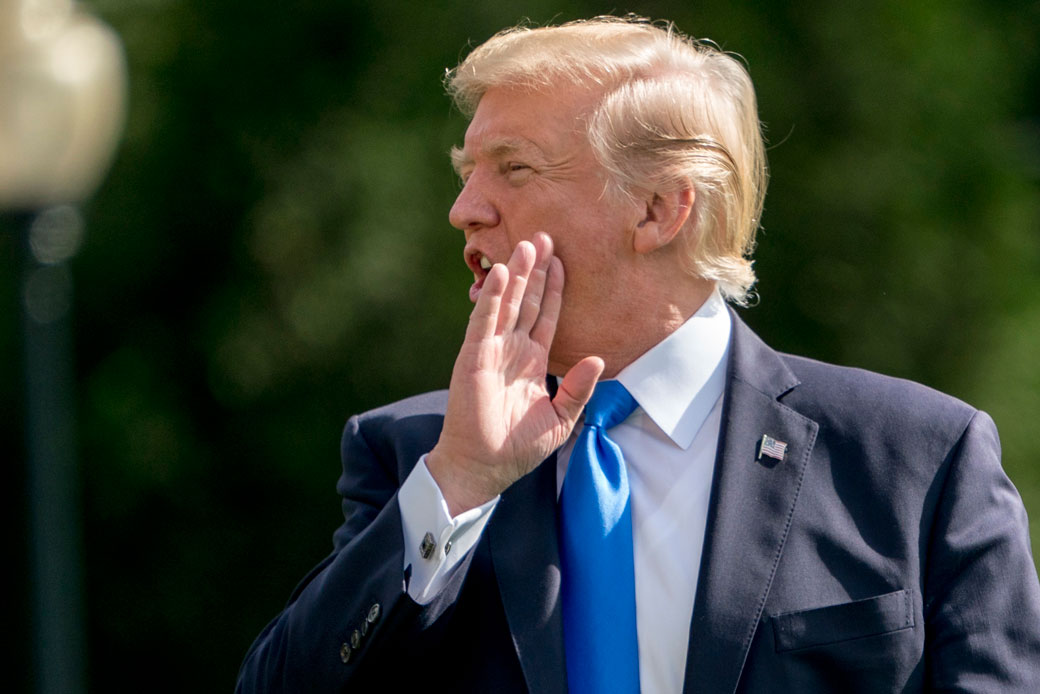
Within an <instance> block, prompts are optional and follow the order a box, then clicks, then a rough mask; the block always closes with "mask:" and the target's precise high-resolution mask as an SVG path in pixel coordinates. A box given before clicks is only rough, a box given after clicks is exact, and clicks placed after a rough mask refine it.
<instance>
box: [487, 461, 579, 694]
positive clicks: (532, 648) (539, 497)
mask: <svg viewBox="0 0 1040 694" xmlns="http://www.w3.org/2000/svg"><path fill="white" fill-rule="evenodd" d="M487 532H488V541H489V548H490V550H491V558H492V562H493V563H494V567H495V574H496V576H497V577H498V586H499V591H500V592H501V595H502V606H503V608H504V609H505V613H506V619H507V620H508V622H509V629H510V631H511V632H512V635H513V643H514V644H515V645H516V651H517V655H518V656H519V658H520V666H521V668H522V669H523V672H524V677H525V679H526V680H527V688H528V690H529V691H532V692H547V693H549V694H565V692H566V691H567V684H566V679H567V678H566V675H565V672H566V671H565V669H564V661H563V618H562V616H561V613H560V599H559V598H560V555H559V550H558V548H557V544H556V454H555V453H554V454H553V455H551V456H549V459H548V460H546V461H544V462H543V463H542V464H541V465H539V466H538V467H537V468H535V470H534V471H533V472H531V473H530V474H528V475H527V476H526V477H523V478H522V479H520V480H518V481H517V482H516V483H515V484H513V486H512V487H510V488H509V489H508V490H506V491H505V492H504V493H503V494H502V498H501V499H500V500H499V502H498V506H497V507H496V508H495V512H494V516H493V517H492V518H491V520H490V521H489V523H488V528H487Z"/></svg>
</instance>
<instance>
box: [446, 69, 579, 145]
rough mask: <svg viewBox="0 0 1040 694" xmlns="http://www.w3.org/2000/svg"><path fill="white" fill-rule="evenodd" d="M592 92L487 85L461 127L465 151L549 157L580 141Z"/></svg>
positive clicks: (574, 89) (571, 88)
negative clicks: (466, 125)
mask: <svg viewBox="0 0 1040 694" xmlns="http://www.w3.org/2000/svg"><path fill="white" fill-rule="evenodd" d="M595 96H596V95H595V94H594V93H593V92H591V91H590V90H588V89H582V88H574V87H570V88H555V89H549V90H537V91H534V90H529V89H518V88H506V87H495V88H492V89H489V90H488V91H487V92H486V93H485V94H484V96H483V97H482V98H481V99H480V103H479V104H478V105H477V110H476V113H474V115H473V120H472V121H470V124H469V127H468V128H467V129H466V140H465V148H464V155H465V156H466V157H467V158H470V159H472V158H473V157H477V156H481V155H486V156H489V157H495V156H501V155H504V154H512V153H532V154H542V155H544V156H549V157H551V156H553V155H555V154H558V153H560V151H561V150H566V149H570V148H572V147H574V146H575V145H576V144H580V143H584V142H586V139H587V138H586V135H585V123H586V117H587V115H588V114H589V112H590V111H591V110H592V108H593V106H594V105H595Z"/></svg>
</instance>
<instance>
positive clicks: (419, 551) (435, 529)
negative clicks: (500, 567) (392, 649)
mask: <svg viewBox="0 0 1040 694" xmlns="http://www.w3.org/2000/svg"><path fill="white" fill-rule="evenodd" d="M499 498H501V497H498V496H496V497H495V498H494V499H491V500H490V501H488V502H487V503H485V504H483V505H481V506H477V507H476V508H471V509H469V510H468V511H463V512H462V513H460V514H459V515H457V516H455V517H454V518H452V517H451V515H450V514H449V513H448V502H446V501H445V500H444V494H442V493H441V489H440V487H438V486H437V482H436V481H435V480H434V479H433V475H431V474H430V471H429V470H428V469H427V467H426V456H425V455H424V456H423V457H421V458H419V462H418V463H417V464H416V466H415V468H414V469H413V470H412V472H411V474H409V475H408V478H407V479H405V481H404V484H402V485H401V489H400V490H399V491H398V492H397V502H398V504H397V505H398V507H399V508H400V509H401V526H402V528H403V531H404V572H405V576H409V579H408V594H409V595H410V596H411V597H412V599H413V600H415V602H417V603H419V604H420V605H426V604H428V603H429V602H430V601H432V600H433V599H434V598H435V597H436V596H437V594H438V593H439V592H440V591H441V590H443V589H444V586H445V585H446V584H447V582H448V579H450V578H451V576H452V574H453V573H454V570H455V568H456V567H457V566H458V564H459V562H460V561H461V560H462V559H463V558H464V557H465V556H466V555H467V554H468V553H469V551H470V550H471V549H473V546H474V545H475V544H477V541H478V540H479V539H480V535H481V533H482V532H484V526H485V525H487V522H488V519H489V518H491V512H492V511H494V510H495V507H496V506H497V505H498V500H499ZM409 567H410V571H409Z"/></svg>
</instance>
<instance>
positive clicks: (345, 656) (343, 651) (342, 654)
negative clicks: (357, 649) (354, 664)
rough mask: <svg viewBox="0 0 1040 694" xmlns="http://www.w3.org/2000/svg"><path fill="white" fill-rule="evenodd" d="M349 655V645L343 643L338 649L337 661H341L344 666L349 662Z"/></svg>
mask: <svg viewBox="0 0 1040 694" xmlns="http://www.w3.org/2000/svg"><path fill="white" fill-rule="evenodd" d="M351 653H352V651H351V650H350V644H349V643H345V644H343V645H342V646H340V647H339V659H340V660H342V661H343V664H344V665H346V664H347V663H349V662H350V655H351Z"/></svg>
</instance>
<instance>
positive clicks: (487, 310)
mask: <svg viewBox="0 0 1040 694" xmlns="http://www.w3.org/2000/svg"><path fill="white" fill-rule="evenodd" d="M508 281H509V271H508V270H507V269H506V267H505V265H501V264H498V265H494V266H492V268H491V270H490V271H489V272H488V274H487V277H485V278H484V287H483V288H482V289H481V291H480V297H479V298H478V299H477V304H476V306H474V307H473V311H472V312H471V313H470V314H469V325H468V326H467V327H466V340H467V341H471V342H475V341H479V340H484V339H487V338H490V337H494V335H495V328H496V326H497V325H498V315H499V307H500V306H501V304H502V294H503V292H504V291H505V288H506V284H507V282H508Z"/></svg>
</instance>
